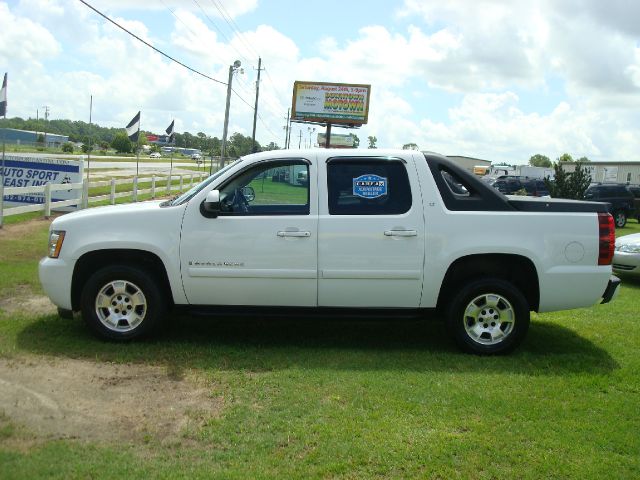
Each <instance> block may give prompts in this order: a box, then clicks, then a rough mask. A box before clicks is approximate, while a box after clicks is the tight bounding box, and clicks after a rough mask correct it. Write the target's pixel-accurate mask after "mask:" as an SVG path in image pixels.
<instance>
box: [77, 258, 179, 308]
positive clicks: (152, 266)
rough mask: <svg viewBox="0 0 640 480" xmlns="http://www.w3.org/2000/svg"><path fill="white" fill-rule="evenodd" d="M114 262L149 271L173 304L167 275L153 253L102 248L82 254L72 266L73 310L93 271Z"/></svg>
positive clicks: (78, 306)
mask: <svg viewBox="0 0 640 480" xmlns="http://www.w3.org/2000/svg"><path fill="white" fill-rule="evenodd" d="M115 264H126V265H129V266H135V267H140V268H142V269H144V270H146V271H147V272H149V273H151V274H152V275H153V276H154V278H155V279H156V280H157V281H158V284H159V288H160V290H161V291H162V293H163V294H164V295H165V298H167V299H168V301H169V304H170V305H171V306H172V305H173V295H172V293H171V286H170V283H169V276H168V274H167V269H166V268H165V265H164V263H163V262H162V260H161V259H160V257H158V256H157V255H156V254H155V253H152V252H149V251H147V250H138V249H103V250H94V251H91V252H87V253H85V254H83V255H82V256H81V257H80V258H79V259H78V260H77V261H76V264H75V266H74V268H73V278H72V281H71V305H72V308H73V310H74V311H77V310H80V299H81V296H82V287H83V286H84V285H85V283H86V282H87V280H88V279H89V277H90V276H91V274H93V273H94V272H95V271H97V270H99V269H101V268H103V267H106V266H109V265H115Z"/></svg>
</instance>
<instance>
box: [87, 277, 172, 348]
mask: <svg viewBox="0 0 640 480" xmlns="http://www.w3.org/2000/svg"><path fill="white" fill-rule="evenodd" d="M81 308H82V317H83V318H84V320H85V322H86V323H87V325H88V326H89V328H90V329H91V330H92V331H93V332H94V333H95V334H96V335H97V336H99V337H102V338H105V339H109V340H130V339H134V338H139V337H142V336H144V335H148V334H150V333H151V332H152V331H153V330H155V329H156V328H157V327H158V326H159V324H160V323H161V321H162V318H163V316H164V313H165V310H166V302H165V301H164V299H163V298H162V295H161V292H160V289H159V288H158V286H157V285H156V283H155V282H154V281H153V278H152V277H151V275H149V273H147V272H146V271H145V270H142V269H140V268H137V267H130V266H127V265H113V266H109V267H104V268H102V269H100V270H98V271H97V272H95V273H94V274H93V275H92V276H91V277H90V278H89V280H88V281H87V283H86V284H85V287H84V289H83V290H82V298H81Z"/></svg>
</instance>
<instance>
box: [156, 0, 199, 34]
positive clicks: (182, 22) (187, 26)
mask: <svg viewBox="0 0 640 480" xmlns="http://www.w3.org/2000/svg"><path fill="white" fill-rule="evenodd" d="M161 1H162V4H163V5H164V6H165V7H166V9H167V10H169V11H170V12H171V15H173V16H174V17H175V18H176V20H178V21H179V22H180V23H181V24H183V25H184V26H185V28H186V29H187V30H189V32H190V33H191V35H193V36H194V37H197V35H196V34H195V32H194V31H193V30H191V28H189V25H187V24H186V23H185V21H184V20H182V19H181V18H180V17H178V15H176V14H175V12H174V11H173V10H171V8H169V5H167V4H166V3H165V2H164V0H161Z"/></svg>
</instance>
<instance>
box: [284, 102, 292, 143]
mask: <svg viewBox="0 0 640 480" xmlns="http://www.w3.org/2000/svg"><path fill="white" fill-rule="evenodd" d="M290 114H291V109H290V108H287V124H286V125H285V126H284V148H287V140H288V139H289V115H290Z"/></svg>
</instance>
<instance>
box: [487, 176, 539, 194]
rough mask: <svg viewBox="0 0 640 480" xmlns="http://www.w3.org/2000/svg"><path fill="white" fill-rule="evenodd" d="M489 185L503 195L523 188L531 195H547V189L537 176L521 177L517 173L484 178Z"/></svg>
mask: <svg viewBox="0 0 640 480" xmlns="http://www.w3.org/2000/svg"><path fill="white" fill-rule="evenodd" d="M485 181H486V182H487V183H489V185H491V186H492V187H493V188H495V189H496V190H498V191H499V192H502V193H504V194H505V195H515V194H516V193H517V192H519V191H521V190H522V189H524V190H525V191H526V192H527V195H529V196H531V197H546V196H549V190H548V189H547V186H546V185H545V183H544V180H541V179H539V178H530V177H522V176H519V175H502V176H500V177H493V178H491V177H489V178H487V180H485Z"/></svg>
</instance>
